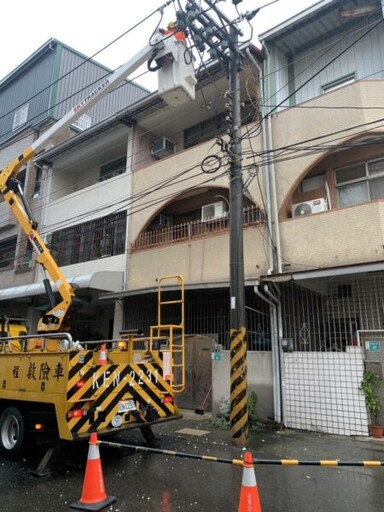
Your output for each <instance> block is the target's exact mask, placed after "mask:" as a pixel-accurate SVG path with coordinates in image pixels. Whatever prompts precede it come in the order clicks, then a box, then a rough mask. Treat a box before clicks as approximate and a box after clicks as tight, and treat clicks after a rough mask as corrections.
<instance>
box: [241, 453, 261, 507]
mask: <svg viewBox="0 0 384 512" xmlns="http://www.w3.org/2000/svg"><path fill="white" fill-rule="evenodd" d="M243 467H244V469H243V480H242V482H241V491H240V501H239V508H238V509H237V510H238V512H262V510H261V505H260V498H259V491H258V489H257V482H256V475H255V470H254V464H253V457H252V453H251V452H245V454H244V461H243Z"/></svg>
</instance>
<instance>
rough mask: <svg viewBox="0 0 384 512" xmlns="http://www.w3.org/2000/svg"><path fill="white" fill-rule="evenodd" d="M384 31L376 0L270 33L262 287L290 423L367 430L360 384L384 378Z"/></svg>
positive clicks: (341, 6)
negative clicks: (266, 243)
mask: <svg viewBox="0 0 384 512" xmlns="http://www.w3.org/2000/svg"><path fill="white" fill-rule="evenodd" d="M383 38H384V27H383V11H382V4H381V2H380V1H373V0H369V1H363V0H359V1H356V2H353V3H352V2H345V1H342V0H340V1H336V0H323V1H321V2H318V3H316V4H315V5H313V6H312V7H310V8H308V9H307V10H305V11H303V12H302V13H300V14H298V15H297V16H295V17H293V18H291V19H290V20H288V21H287V22H285V23H282V24H281V25H279V26H277V27H275V28H274V29H272V30H270V31H268V32H266V33H264V34H262V35H261V36H260V39H261V41H262V44H263V47H264V49H265V52H266V56H267V58H266V60H265V64H264V99H263V104H264V105H265V107H264V109H265V110H264V119H265V120H264V135H265V137H264V141H265V145H264V155H265V156H264V157H263V158H262V162H263V164H264V171H265V174H268V175H269V184H270V188H269V193H268V195H269V197H270V198H271V201H270V203H269V204H270V209H269V210H268V218H269V222H270V232H271V234H272V237H271V251H270V254H269V269H270V271H269V274H268V275H262V276H261V277H260V282H259V285H258V292H259V293H260V295H261V296H264V298H265V300H268V301H272V303H273V305H272V306H271V308H272V311H271V312H272V317H271V319H272V325H273V326H274V327H271V330H272V332H276V333H278V336H276V340H275V342H276V345H277V346H278V347H279V349H281V350H279V354H280V356H281V367H280V370H281V373H280V376H281V387H280V389H281V396H278V397H277V398H279V399H281V403H282V409H281V414H282V419H283V422H284V424H285V425H287V426H290V427H295V428H306V429H309V430H318V431H324V432H332V433H338V434H346V435H366V434H367V433H368V430H367V422H368V419H367V413H366V408H365V403H364V396H363V394H362V393H361V392H360V391H359V386H360V381H361V378H362V374H363V370H364V367H370V368H373V369H374V370H375V371H377V372H378V373H379V374H380V375H382V363H383V341H384V338H383V333H384V331H383V327H384V323H383V322H384V317H383V298H384V296H383V286H382V285H383V277H384V274H383V270H384V267H383V251H384V249H383V247H384V245H383V230H382V221H381V219H382V207H383V199H384V189H383V186H382V183H383V180H384V144H383V141H384V139H383V116H382V105H383V100H384V97H383V88H382V85H383V78H384V74H383V73H384V71H383V69H384V66H383V64H384V62H383V56H382V51H381V48H382V46H383ZM260 165H262V164H260ZM275 398H276V397H275Z"/></svg>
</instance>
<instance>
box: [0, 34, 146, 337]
mask: <svg viewBox="0 0 384 512" xmlns="http://www.w3.org/2000/svg"><path fill="white" fill-rule="evenodd" d="M110 72H111V71H110V70H109V69H107V68H105V67H104V66H102V65H100V64H98V63H97V62H95V61H93V60H91V59H89V58H87V57H86V56H84V55H82V54H80V53H79V52H77V51H75V50H73V49H72V48H70V47H68V46H66V45H64V44H63V43H61V42H60V41H57V40H55V39H50V40H49V41H47V43H45V44H44V45H43V46H42V47H41V48H39V49H38V50H37V51H36V52H34V53H33V54H32V55H31V56H30V57H29V58H28V59H27V60H26V61H24V62H23V63H22V64H21V65H20V66H18V67H17V68H16V69H15V70H14V71H13V72H12V73H10V74H9V75H8V76H6V77H5V78H4V79H3V80H2V81H1V83H0V105H1V107H0V168H4V166H6V165H7V164H8V163H10V162H11V161H12V160H14V159H15V158H16V157H17V156H18V155H20V154H21V153H22V152H23V151H24V150H25V149H26V148H28V147H29V146H30V145H31V144H32V143H33V142H34V141H35V140H36V139H37V138H38V137H39V136H40V135H42V134H43V133H44V132H45V131H46V130H47V129H48V128H49V127H50V126H51V125H52V124H53V123H54V122H55V121H57V120H59V119H60V118H61V117H62V116H63V115H64V114H66V113H67V112H68V111H69V110H70V109H71V108H72V107H73V105H75V104H76V103H77V102H78V101H80V100H82V99H83V98H84V96H85V95H86V93H87V92H89V91H92V90H93V89H94V88H95V84H96V83H97V82H99V81H100V80H101V79H102V78H103V77H105V76H106V75H108V74H109V73H110ZM147 94H148V91H147V90H145V89H143V88H142V87H139V86H136V85H135V84H132V83H128V82H127V83H124V85H123V86H122V87H120V88H119V89H117V90H116V91H113V92H112V93H111V94H109V95H108V97H107V98H104V99H103V100H101V101H100V102H99V103H98V104H97V105H95V106H94V107H92V108H91V109H90V110H89V111H88V112H87V113H86V114H84V115H83V116H81V117H80V118H79V119H78V120H77V121H76V122H75V123H74V124H73V125H72V126H71V127H69V128H67V129H66V130H64V131H63V132H62V133H61V134H60V137H58V138H57V139H56V140H55V141H54V144H60V143H61V142H62V141H64V140H66V139H68V138H72V137H75V136H76V135H77V134H78V133H81V132H83V131H84V130H86V129H88V128H90V127H91V126H94V125H97V124H99V123H100V122H101V121H102V120H103V119H105V118H108V117H110V115H111V114H112V113H113V112H116V111H118V110H120V109H122V108H123V107H125V106H127V105H129V104H131V103H133V102H135V101H137V100H138V99H140V98H143V97H144V96H146V95H147ZM18 180H19V181H20V183H21V184H22V187H23V190H24V195H25V197H26V199H27V201H28V202H29V204H30V208H31V211H32V214H33V216H34V219H35V220H36V222H37V223H38V224H39V232H40V233H41V234H42V235H45V233H46V230H45V226H44V225H45V219H46V216H47V210H46V206H47V204H48V203H49V202H50V201H51V200H52V199H54V198H55V196H54V195H53V196H51V191H50V167H49V162H45V161H41V162H40V163H37V162H32V161H30V162H29V163H28V164H27V165H26V166H25V168H24V169H22V170H21V171H20V172H19V174H18ZM58 180H61V185H60V186H61V187H64V186H65V183H66V181H67V178H66V177H64V176H62V177H61V178H58ZM81 186H82V184H81V183H79V184H78V185H77V187H79V188H80V187H81ZM52 194H56V195H57V194H59V192H57V191H56V192H55V191H53V192H52ZM66 214H67V216H68V212H66ZM0 219H1V223H0V272H1V288H0V313H1V314H4V315H6V316H8V317H18V318H24V319H26V320H27V321H28V325H29V327H30V329H31V332H33V328H34V326H35V325H36V320H37V318H39V316H40V314H41V311H42V310H43V309H44V307H45V305H46V303H47V301H46V298H45V297H44V288H43V287H42V283H41V280H42V276H41V275H40V274H39V269H38V268H36V266H35V258H34V254H33V251H32V247H31V245H30V244H29V243H28V242H27V239H26V236H25V234H24V233H23V232H22V231H21V229H20V227H19V226H18V225H17V222H16V219H15V218H14V217H13V214H12V213H11V211H10V209H9V206H8V204H6V203H5V202H0ZM69 277H70V278H71V279H72V281H73V283H74V285H78V286H80V287H81V288H82V289H85V292H84V293H87V295H92V294H93V293H94V290H100V289H101V290H105V291H108V290H109V291H112V290H120V289H121V286H122V277H121V275H120V278H119V279H117V276H116V275H114V279H111V282H110V285H108V286H106V287H105V286H104V285H105V282H106V279H104V280H102V279H101V275H100V274H98V275H93V276H92V275H89V276H88V279H84V278H82V279H79V278H78V276H76V275H72V276H69ZM76 277H77V279H76ZM101 281H104V285H103V287H102V288H99V286H100V284H101ZM94 286H96V288H94Z"/></svg>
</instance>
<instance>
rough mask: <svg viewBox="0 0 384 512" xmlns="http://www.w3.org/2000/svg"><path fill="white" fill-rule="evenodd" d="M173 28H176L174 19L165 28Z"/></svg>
mask: <svg viewBox="0 0 384 512" xmlns="http://www.w3.org/2000/svg"><path fill="white" fill-rule="evenodd" d="M173 28H176V22H175V21H170V22H169V23H168V25H167V29H168V30H172V29H173Z"/></svg>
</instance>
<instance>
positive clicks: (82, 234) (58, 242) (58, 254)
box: [52, 211, 126, 265]
mask: <svg viewBox="0 0 384 512" xmlns="http://www.w3.org/2000/svg"><path fill="white" fill-rule="evenodd" d="M125 233H126V212H125V211H123V212H119V213H114V214H111V215H107V216H106V217H102V218H100V219H95V220H91V221H89V222H84V223H83V224H77V225H76V226H71V227H69V228H65V229H62V230H60V231H56V232H54V233H52V251H53V253H54V256H55V258H56V261H57V263H58V264H59V265H72V264H75V263H82V262H84V261H90V260H95V259H99V258H105V257H108V256H116V255H117V254H123V253H124V250H125V236H126V235H125Z"/></svg>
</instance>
